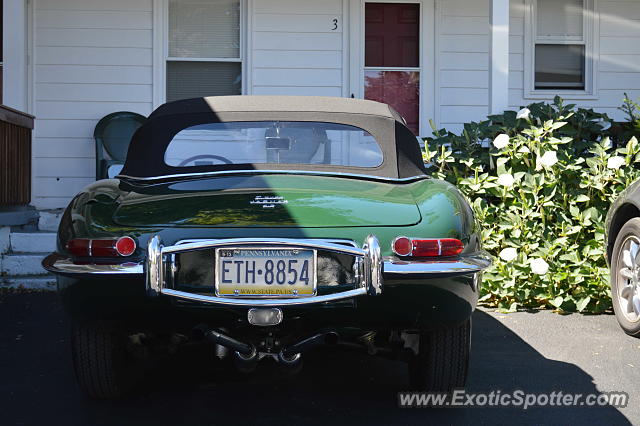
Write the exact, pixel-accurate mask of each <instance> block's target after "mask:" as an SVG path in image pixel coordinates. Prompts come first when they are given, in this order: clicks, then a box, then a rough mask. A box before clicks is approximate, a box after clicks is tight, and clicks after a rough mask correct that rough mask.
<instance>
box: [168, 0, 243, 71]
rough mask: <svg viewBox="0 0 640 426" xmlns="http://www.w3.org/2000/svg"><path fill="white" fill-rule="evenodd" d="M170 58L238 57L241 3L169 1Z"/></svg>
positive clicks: (192, 0) (211, 0) (191, 0)
mask: <svg viewBox="0 0 640 426" xmlns="http://www.w3.org/2000/svg"><path fill="white" fill-rule="evenodd" d="M169 56H170V57H174V58H240V1H239V0H209V1H196V0H170V1H169Z"/></svg>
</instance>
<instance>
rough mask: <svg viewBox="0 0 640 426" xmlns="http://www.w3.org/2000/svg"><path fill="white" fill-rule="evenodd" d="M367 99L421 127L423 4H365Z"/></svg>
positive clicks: (412, 128)
mask: <svg viewBox="0 0 640 426" xmlns="http://www.w3.org/2000/svg"><path fill="white" fill-rule="evenodd" d="M364 65H365V69H364V97H365V99H371V100H375V101H380V102H385V103H387V104H389V105H391V106H392V107H393V108H394V109H395V110H396V111H398V112H399V113H400V114H401V115H402V116H403V117H404V118H405V120H406V121H407V125H408V126H409V128H410V129H411V130H413V132H414V133H415V134H418V132H419V128H420V117H419V115H420V5H419V4H417V3H366V4H365V61H364Z"/></svg>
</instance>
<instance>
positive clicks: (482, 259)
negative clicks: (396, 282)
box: [384, 252, 492, 275]
mask: <svg viewBox="0 0 640 426" xmlns="http://www.w3.org/2000/svg"><path fill="white" fill-rule="evenodd" d="M491 263H492V260H491V256H490V255H489V254H488V253H485V252H480V253H476V254H473V255H468V256H460V257H459V258H458V259H456V260H442V259H440V260H410V261H405V260H400V259H397V258H392V257H386V258H385V259H384V273H385V274H402V275H405V274H467V273H469V274H471V273H477V272H482V271H483V270H485V269H486V268H488V267H489V266H490V265H491Z"/></svg>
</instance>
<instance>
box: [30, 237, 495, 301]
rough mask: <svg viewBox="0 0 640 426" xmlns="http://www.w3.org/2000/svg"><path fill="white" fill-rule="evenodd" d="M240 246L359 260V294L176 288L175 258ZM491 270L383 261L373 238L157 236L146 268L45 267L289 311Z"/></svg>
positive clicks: (166, 292)
mask: <svg viewBox="0 0 640 426" xmlns="http://www.w3.org/2000/svg"><path fill="white" fill-rule="evenodd" d="M238 245H270V246H286V247H291V248H313V249H320V250H325V251H331V252H335V253H341V254H348V255H352V256H354V259H355V261H354V269H355V273H356V277H358V278H357V282H356V285H355V286H354V288H351V289H347V290H344V291H337V292H332V293H329V294H320V295H315V296H310V297H299V298H255V297H254V298H247V297H230V296H225V297H217V296H214V295H208V294H199V293H190V292H185V291H180V290H177V289H175V288H172V287H173V285H172V282H173V276H172V273H173V270H172V260H171V259H172V256H173V255H174V254H176V253H180V252H185V251H192V250H199V249H205V248H214V247H231V246H238ZM490 264H491V259H490V257H489V255H488V254H486V253H485V252H475V253H472V254H466V255H461V256H459V257H457V258H455V259H438V260H400V259H397V258H382V257H381V255H380V245H379V243H378V240H377V238H376V237H375V236H372V235H370V236H368V237H367V238H366V240H365V242H364V244H363V245H362V248H358V247H352V246H345V245H341V244H336V243H332V242H326V241H318V240H299V239H296V240H292V239H248V238H234V239H220V240H204V241H192V242H186V243H183V244H177V245H173V246H166V247H165V246H163V245H162V242H161V240H160V238H159V237H158V236H154V237H153V238H151V239H150V240H149V243H148V245H147V262H146V264H143V263H135V262H123V263H117V264H96V263H79V262H76V261H74V260H73V259H70V258H67V257H64V256H61V255H58V254H55V253H54V254H51V255H50V256H48V257H47V258H45V260H44V261H43V266H44V268H45V269H47V270H48V271H50V272H52V273H55V274H59V275H62V276H67V277H71V278H84V279H86V278H91V277H100V276H102V277H104V276H107V277H111V278H116V277H118V276H120V277H127V276H129V277H138V278H141V277H143V276H144V277H145V282H146V292H147V295H148V296H149V297H152V298H153V297H158V296H162V295H163V296H168V297H171V298H176V299H181V300H186V301H192V302H198V303H202V304H210V305H220V306H239V307H252V306H253V307H284V306H298V305H313V304H322V303H329V302H336V301H340V300H344V299H352V298H355V297H359V296H378V295H380V294H382V292H383V287H384V281H385V280H395V281H396V282H397V281H400V282H402V280H408V281H413V280H415V279H420V278H422V279H427V278H438V277H453V276H458V275H476V274H479V273H481V272H482V270H484V269H485V268H487V267H488V266H489V265H490Z"/></svg>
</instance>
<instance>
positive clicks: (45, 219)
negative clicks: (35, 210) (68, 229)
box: [38, 210, 63, 232]
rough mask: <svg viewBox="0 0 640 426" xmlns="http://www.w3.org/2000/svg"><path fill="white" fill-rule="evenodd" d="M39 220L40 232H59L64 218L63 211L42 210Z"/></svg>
mask: <svg viewBox="0 0 640 426" xmlns="http://www.w3.org/2000/svg"><path fill="white" fill-rule="evenodd" d="M39 213H40V218H39V219H38V229H39V230H40V231H47V232H58V225H59V224H60V218H61V217H62V213H63V211H62V210H41V211H40V212H39Z"/></svg>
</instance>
